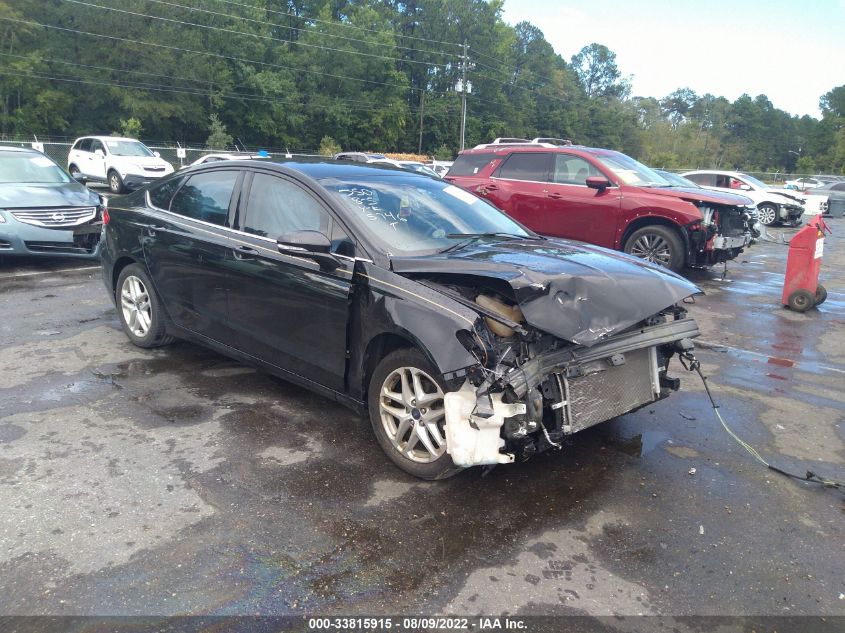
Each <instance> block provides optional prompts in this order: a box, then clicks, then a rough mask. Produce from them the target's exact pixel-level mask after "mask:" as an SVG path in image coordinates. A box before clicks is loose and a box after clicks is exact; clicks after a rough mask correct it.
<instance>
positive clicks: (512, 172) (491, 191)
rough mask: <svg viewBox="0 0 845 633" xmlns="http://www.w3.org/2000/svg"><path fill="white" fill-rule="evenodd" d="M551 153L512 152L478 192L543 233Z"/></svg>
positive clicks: (510, 214)
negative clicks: (541, 228)
mask: <svg viewBox="0 0 845 633" xmlns="http://www.w3.org/2000/svg"><path fill="white" fill-rule="evenodd" d="M551 162H552V154H551V153H550V152H513V153H511V155H510V156H508V157H507V159H506V160H505V161H504V162H503V163H502V164H501V165H500V166H499V167H498V169H497V170H496V171H495V172H494V174H493V176H492V177H491V178H490V180H489V182H487V183H485V184H484V185H482V186H481V187H479V188H478V189H476V193H477V194H478V195H480V196H482V197H484V198H486V199H487V200H489V201H490V202H491V203H493V204H494V205H496V206H497V207H499V208H500V209H501V210H502V211H504V212H505V213H507V214H508V215H509V216H511V217H512V218H514V219H515V220H517V221H519V222H522V223H523V224H524V225H525V226H527V227H528V228H530V229H533V230H535V231H537V232H538V233H542V231H541V230H540V229H539V227H541V226H543V224H544V222H543V213H544V211H545V206H546V181H547V180H548V178H549V170H550V168H551Z"/></svg>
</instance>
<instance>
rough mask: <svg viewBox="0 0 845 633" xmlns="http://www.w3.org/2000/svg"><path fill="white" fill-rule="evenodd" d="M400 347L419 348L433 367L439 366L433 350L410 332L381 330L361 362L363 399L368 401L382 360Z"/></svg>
mask: <svg viewBox="0 0 845 633" xmlns="http://www.w3.org/2000/svg"><path fill="white" fill-rule="evenodd" d="M399 349H416V350H419V351H420V352H421V353H422V354H423V356H425V357H426V359H427V360H428V362H429V363H431V365H432V367H435V368H438V367H437V363H436V362H435V361H434V358H433V357H432V355H431V352H430V351H429V350H428V349H426V347H425V346H424V345H423V344H422V343H420V341H419V340H417V339H416V337H414V336H413V335H412V334H410V333H409V332H404V331H402V332H381V333H380V334H376V335H375V336H374V337H372V338H371V339H370V340H369V341H368V342H367V346H366V348H365V349H364V358H363V360H362V363H361V369H362V371H361V385H360V389H361V394H362V396H363V398H362V399H363V400H364V401H365V402H366V399H367V397H368V396H369V393H368V392H369V387H370V379H371V378H372V375H373V372H374V371H375V369H376V367H378V364H379V363H380V362H381V360H382V359H383V358H384V357H385V356H387V355H388V354H390V353H391V352H395V351H396V350H399ZM438 369H439V368H438Z"/></svg>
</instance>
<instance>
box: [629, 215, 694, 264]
mask: <svg viewBox="0 0 845 633" xmlns="http://www.w3.org/2000/svg"><path fill="white" fill-rule="evenodd" d="M623 250H624V251H625V252H626V253H628V254H629V255H633V256H634V257H639V258H640V259H644V260H646V261H648V262H651V263H653V264H659V265H660V266H664V267H666V268H668V269H669V270H671V271H674V272H678V271H679V270H681V269H682V268H683V267H684V263H685V261H684V260H685V257H684V244H683V242H682V241H681V238H680V237H679V236H678V234H677V233H676V232H675V231H674V230H672V229H671V228H669V227H668V226H662V225H660V224H650V225H648V226H644V227H643V228H641V229H638V230H636V231H634V232H633V233H632V234H631V236H630V237H629V238H628V239H627V240H626V241H625V246H624V248H623Z"/></svg>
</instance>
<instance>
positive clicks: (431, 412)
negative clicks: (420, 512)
mask: <svg viewBox="0 0 845 633" xmlns="http://www.w3.org/2000/svg"><path fill="white" fill-rule="evenodd" d="M445 391H446V388H445V385H444V384H443V382H442V380H441V378H440V376H439V372H438V371H437V370H436V369H435V368H434V367H432V365H431V363H430V362H429V361H428V359H427V358H426V357H425V356H424V355H423V354H422V353H421V352H420V351H419V350H416V349H399V350H396V351H394V352H391V353H390V354H388V355H387V356H385V357H384V358H383V359H382V360H381V361H380V362H379V364H378V365H377V366H376V368H375V371H373V375H372V377H371V378H370V385H369V390H368V394H367V404H368V408H369V413H370V423H371V424H372V426H373V432H374V433H375V436H376V440H377V441H378V443H379V445H380V446H381V448H382V450H383V451H384V452H385V454H386V455H387V456H388V457H389V458H390V460H391V461H392V462H393V463H394V464H396V465H397V466H398V467H399V468H401V469H402V470H404V471H405V472H406V473H408V474H410V475H413V476H414V477H419V478H420V479H428V480H432V479H445V478H446V477H451V476H453V475H455V474H457V473H458V472H460V470H461V469H460V468H458V467H457V466H455V464H454V462H452V458H451V456H450V455H449V454H448V453H447V452H446V433H445V431H444V425H445V421H446V419H445V412H444V410H443V394H444V393H445ZM386 394H389V395H386ZM432 449H433V450H432Z"/></svg>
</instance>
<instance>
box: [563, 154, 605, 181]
mask: <svg viewBox="0 0 845 633" xmlns="http://www.w3.org/2000/svg"><path fill="white" fill-rule="evenodd" d="M601 175H602V173H601V172H600V171H599V170H598V169H596V168H595V167H593V166H592V165H591V164H590V163H588V162H587V161H586V160H584V159H583V158H581V157H579V156H572V155H571V154H555V166H554V171H553V172H552V178H551V182H556V183H559V184H563V185H584V184H586V181H587V178H589V177H590V176H601Z"/></svg>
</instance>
